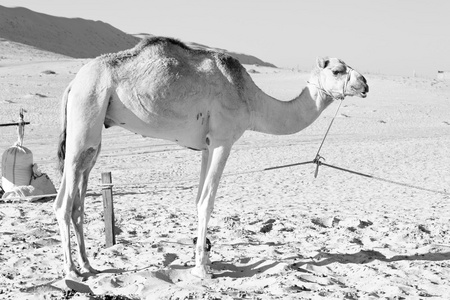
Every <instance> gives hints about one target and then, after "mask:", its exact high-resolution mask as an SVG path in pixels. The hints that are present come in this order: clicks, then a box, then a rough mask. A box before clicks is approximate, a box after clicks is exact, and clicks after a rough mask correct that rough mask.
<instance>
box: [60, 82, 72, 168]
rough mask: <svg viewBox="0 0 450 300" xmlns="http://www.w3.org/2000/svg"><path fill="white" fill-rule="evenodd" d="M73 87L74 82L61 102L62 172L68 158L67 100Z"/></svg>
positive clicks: (65, 92)
mask: <svg viewBox="0 0 450 300" xmlns="http://www.w3.org/2000/svg"><path fill="white" fill-rule="evenodd" d="M71 88H72V82H71V83H70V84H69V86H68V87H67V88H66V90H65V91H64V95H63V98H62V103H61V112H62V114H61V115H62V118H61V125H62V130H61V134H60V135H59V143H58V168H59V171H60V172H61V174H62V173H63V172H64V159H65V158H66V135H67V100H68V98H69V93H70V89H71Z"/></svg>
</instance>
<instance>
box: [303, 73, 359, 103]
mask: <svg viewBox="0 0 450 300" xmlns="http://www.w3.org/2000/svg"><path fill="white" fill-rule="evenodd" d="M347 70H348V72H347V76H346V78H345V81H344V85H343V86H342V93H341V94H340V95H338V96H334V95H333V94H332V93H331V92H330V91H327V90H326V89H325V88H324V87H323V85H322V82H321V80H320V77H319V79H318V84H315V83H312V82H310V81H307V82H306V83H308V84H312V85H314V86H315V87H316V88H317V89H318V90H319V91H320V92H322V93H324V94H325V95H327V96H329V97H331V98H332V99H333V100H344V98H345V96H346V95H345V91H346V90H347V86H348V83H349V81H350V77H351V73H352V71H353V68H352V67H349V66H347Z"/></svg>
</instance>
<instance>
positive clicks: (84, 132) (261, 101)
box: [54, 37, 369, 279]
mask: <svg viewBox="0 0 450 300" xmlns="http://www.w3.org/2000/svg"><path fill="white" fill-rule="evenodd" d="M368 90H369V88H368V85H367V83H366V80H365V78H364V77H363V76H362V75H361V74H360V73H358V72H357V71H355V70H354V69H352V68H350V67H349V66H347V65H346V64H345V63H344V62H343V61H341V60H339V59H336V58H329V59H328V58H326V59H318V61H317V67H316V69H315V70H313V72H312V74H311V78H310V80H309V82H308V84H307V86H306V87H305V88H304V89H303V91H302V92H301V94H300V95H299V96H298V97H296V98H295V99H293V100H291V101H279V100H276V99H274V98H273V97H271V96H269V95H267V94H265V93H264V92H263V91H261V89H260V88H258V86H256V85H255V83H254V82H253V80H252V79H251V77H250V76H249V75H248V73H247V72H246V71H245V69H244V67H243V66H242V65H241V64H240V63H239V62H238V61H237V60H236V59H234V58H232V57H231V56H229V55H227V54H224V53H219V52H213V51H205V50H194V49H191V48H189V47H187V46H186V45H185V44H183V43H182V42H180V41H178V40H175V39H171V38H162V37H156V38H149V39H145V40H142V41H141V42H140V43H139V44H138V45H137V46H135V47H134V48H133V49H130V50H126V51H122V52H119V53H116V54H108V55H103V56H100V57H98V58H96V59H94V60H92V61H91V62H89V63H87V64H86V65H85V66H83V67H82V68H81V69H80V71H79V72H78V74H77V75H76V77H75V79H74V80H73V81H72V82H71V83H70V85H69V86H68V87H67V89H66V90H65V92H64V96H63V103H62V106H63V124H62V125H63V130H62V133H61V140H60V143H59V150H58V156H59V159H60V165H61V167H62V169H63V175H62V181H61V187H60V189H59V193H58V196H57V198H56V201H55V204H54V209H55V213H56V217H57V220H58V223H59V227H60V231H61V242H62V248H63V253H64V272H65V274H66V276H67V277H70V278H77V279H83V278H84V277H85V276H86V274H83V275H82V273H81V272H80V271H79V270H78V269H77V268H76V266H75V265H74V262H73V260H72V256H71V250H70V235H69V233H70V222H72V223H73V227H74V230H75V235H76V238H77V242H78V254H79V268H80V270H81V271H82V272H88V273H98V272H99V271H97V270H95V269H94V268H92V267H91V265H90V263H89V260H88V258H87V256H86V250H85V244H84V235H83V215H84V198H85V195H86V188H87V184H88V177H89V173H90V171H91V169H92V167H93V166H94V164H95V161H96V159H97V157H98V155H99V153H100V145H101V135H102V127H103V126H105V127H106V128H108V127H110V126H115V125H117V126H122V127H123V128H126V129H128V130H130V131H132V132H135V133H138V134H141V135H143V136H147V137H153V138H159V139H165V140H170V141H174V142H176V143H178V144H180V145H182V146H185V147H188V148H191V149H196V150H201V151H202V163H201V173H200V183H199V187H198V194H197V197H196V202H195V203H196V206H197V213H198V232H197V243H196V247H195V254H196V255H195V266H194V267H193V269H192V270H191V273H192V274H193V275H195V276H197V277H200V278H205V277H209V276H210V273H209V271H208V268H207V266H206V264H207V261H208V260H209V258H208V256H209V252H208V248H207V247H206V240H207V239H206V230H207V225H208V221H209V219H210V216H211V213H212V211H213V207H214V198H215V195H216V191H217V187H218V185H219V181H220V177H221V175H222V172H223V170H224V167H225V164H226V162H227V159H228V156H229V154H230V150H231V147H232V146H233V144H234V143H235V142H236V141H237V140H238V139H239V138H240V137H241V136H242V134H243V133H244V131H246V130H254V131H259V132H264V133H269V134H276V135H281V134H292V133H296V132H298V131H300V130H302V129H304V128H306V127H307V126H308V125H310V124H311V123H312V122H314V120H316V118H317V117H318V116H319V115H320V114H321V112H322V111H323V110H324V109H325V108H326V107H327V106H328V105H329V104H330V103H332V102H333V100H334V99H343V98H344V97H345V96H359V97H363V98H364V97H366V95H367V92H368Z"/></svg>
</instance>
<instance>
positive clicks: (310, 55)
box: [0, 0, 450, 77]
mask: <svg viewBox="0 0 450 300" xmlns="http://www.w3.org/2000/svg"><path fill="white" fill-rule="evenodd" d="M0 5H3V6H7V7H17V6H22V7H26V8H29V9H31V10H34V11H37V12H41V13H46V14H49V15H54V16H62V17H70V18H74V17H79V18H83V19H90V20H100V21H103V22H106V23H109V24H111V25H112V26H114V27H117V28H119V29H120V30H122V31H124V32H127V33H151V34H154V35H162V36H171V37H176V38H179V39H181V40H184V41H192V42H198V43H201V44H206V45H208V46H212V47H219V48H224V49H228V50H231V51H235V52H241V53H246V54H251V55H254V56H257V57H258V58H260V59H262V60H265V61H268V62H271V63H273V64H275V65H277V66H279V67H298V68H301V69H304V70H309V69H310V68H311V67H312V66H313V64H314V62H315V58H316V57H317V56H330V57H339V58H341V59H343V60H344V61H345V62H347V63H348V64H349V65H351V66H353V67H354V68H356V69H359V70H360V71H363V72H374V73H384V74H396V75H407V76H411V75H413V72H414V71H415V72H416V74H417V75H424V76H428V77H435V74H436V73H437V70H450V1H449V0H422V1H421V0H409V1H408V0H372V1H370V0H339V1H338V0H272V1H269V0H222V1H215V0H129V1H113V0H70V1H68V0H41V1H37V0H1V1H0Z"/></svg>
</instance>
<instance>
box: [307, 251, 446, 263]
mask: <svg viewBox="0 0 450 300" xmlns="http://www.w3.org/2000/svg"><path fill="white" fill-rule="evenodd" d="M312 259H313V261H312V262H310V263H311V264H314V265H316V266H326V265H329V264H332V263H336V262H337V263H341V264H366V263H369V262H373V261H377V260H378V261H381V262H388V263H390V262H396V261H417V260H423V261H444V260H450V252H442V253H424V254H413V255H395V256H392V257H389V258H388V257H386V256H385V255H383V254H382V253H380V252H378V251H374V250H361V251H359V252H357V253H351V254H346V253H319V254H317V255H316V256H315V257H313V258H312Z"/></svg>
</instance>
